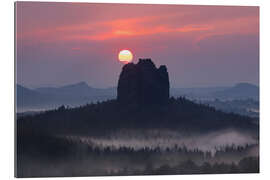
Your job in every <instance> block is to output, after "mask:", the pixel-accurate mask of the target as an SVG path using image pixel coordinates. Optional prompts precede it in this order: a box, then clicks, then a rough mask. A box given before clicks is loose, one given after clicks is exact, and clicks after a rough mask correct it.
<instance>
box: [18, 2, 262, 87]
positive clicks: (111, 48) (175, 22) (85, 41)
mask: <svg viewBox="0 0 270 180" xmlns="http://www.w3.org/2000/svg"><path fill="white" fill-rule="evenodd" d="M16 8H17V15H16V18H17V83H19V84H22V85H25V86H27V87H40V86H47V85H50V86H60V85H65V84H70V83H76V82H79V81H85V82H87V83H88V84H89V85H90V86H93V87H102V88H103V87H111V86H116V85H117V80H118V76H119V74H120V71H121V68H122V66H123V63H121V62H119V61H118V53H119V51H120V50H122V49H129V50H130V51H131V52H132V53H133V56H134V58H133V62H135V63H136V62H137V61H138V58H151V59H152V60H153V61H154V63H155V64H156V65H157V66H159V65H162V64H165V65H166V66H167V68H168V71H169V76H170V83H171V86H172V87H197V86H220V85H233V84H235V83H238V82H249V83H253V84H257V85H258V83H259V8H258V7H240V6H235V7H232V6H230V7H229V6H186V5H185V6H184V5H131V4H130V5H128V4H93V3H39V2H19V3H16Z"/></svg>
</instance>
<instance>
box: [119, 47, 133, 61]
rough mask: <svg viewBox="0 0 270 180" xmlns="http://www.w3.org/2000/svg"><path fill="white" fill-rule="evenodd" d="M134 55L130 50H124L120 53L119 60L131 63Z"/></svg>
mask: <svg viewBox="0 0 270 180" xmlns="http://www.w3.org/2000/svg"><path fill="white" fill-rule="evenodd" d="M132 58H133V55H132V53H131V52H130V51H129V50H122V51H120V52H119V54H118V59H119V61H121V62H123V63H129V62H131V61H132Z"/></svg>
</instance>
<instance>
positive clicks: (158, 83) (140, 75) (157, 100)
mask: <svg viewBox="0 0 270 180" xmlns="http://www.w3.org/2000/svg"><path fill="white" fill-rule="evenodd" d="M169 89H170V84H169V75H168V72H167V68H166V66H164V65H162V66H160V67H159V68H156V66H155V64H154V63H153V62H152V61H151V59H139V62H138V63H137V64H134V63H129V64H126V65H124V67H123V69H122V72H121V74H120V78H119V80H118V87H117V100H118V101H119V102H120V103H124V104H138V105H148V104H164V103H166V102H168V99H169Z"/></svg>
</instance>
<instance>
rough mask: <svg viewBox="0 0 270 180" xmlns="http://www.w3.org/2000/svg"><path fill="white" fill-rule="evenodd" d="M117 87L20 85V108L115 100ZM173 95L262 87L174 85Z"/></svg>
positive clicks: (238, 93) (207, 95) (244, 93)
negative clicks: (34, 86) (30, 87)
mask: <svg viewBox="0 0 270 180" xmlns="http://www.w3.org/2000/svg"><path fill="white" fill-rule="evenodd" d="M116 94H117V88H116V87H112V88H106V89H101V88H93V87H90V86H89V85H88V84H87V83H85V82H79V83H75V84H70V85H66V86H61V87H41V88H37V89H29V88H26V87H23V86H21V85H19V84H18V85H17V108H18V110H19V111H20V112H21V111H32V110H44V109H52V108H56V107H59V106H61V105H69V106H80V105H84V104H87V103H91V102H97V101H104V100H108V99H115V98H116ZM170 94H171V96H173V97H181V96H185V97H187V98H189V99H198V100H207V101H208V100H215V99H223V100H233V99H254V100H258V99H259V88H258V87H257V86H255V85H253V84H248V83H239V84H236V85H235V86H232V87H229V86H227V87H226V86H221V87H202V88H171V90H170Z"/></svg>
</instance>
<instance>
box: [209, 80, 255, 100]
mask: <svg viewBox="0 0 270 180" xmlns="http://www.w3.org/2000/svg"><path fill="white" fill-rule="evenodd" d="M213 96H214V97H217V98H221V99H247V98H252V99H256V100H258V99H259V87H258V86H256V85H253V84H249V83H239V84H236V85H235V86H233V87H231V88H228V89H225V90H222V91H217V92H215V93H213Z"/></svg>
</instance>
